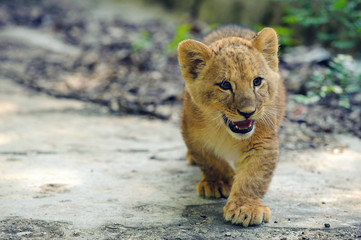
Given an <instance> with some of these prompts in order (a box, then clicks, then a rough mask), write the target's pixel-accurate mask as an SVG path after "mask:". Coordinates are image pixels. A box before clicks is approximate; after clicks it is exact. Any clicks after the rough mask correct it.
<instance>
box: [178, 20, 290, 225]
mask: <svg viewBox="0 0 361 240" xmlns="http://www.w3.org/2000/svg"><path fill="white" fill-rule="evenodd" d="M203 42H204V43H201V42H198V41H195V40H184V41H182V42H181V43H180V44H179V46H178V60H179V64H180V67H181V70H182V75H183V78H184V80H185V83H186V84H185V94H184V103H183V114H182V120H181V127H182V134H183V138H184V141H185V143H186V145H187V148H188V152H187V158H188V160H189V162H190V163H193V164H197V165H198V166H199V167H200V168H201V170H202V172H203V177H202V180H201V181H200V182H199V183H198V186H197V190H198V194H199V195H200V196H203V197H207V198H220V197H228V201H227V203H226V205H225V207H224V217H225V219H226V220H227V221H231V222H232V223H234V224H240V225H243V226H244V227H247V226H249V225H258V224H261V223H262V222H268V221H269V219H270V216H271V211H270V209H269V208H268V207H267V206H265V205H263V202H262V198H263V196H264V195H265V193H266V191H267V188H268V186H269V184H270V181H271V178H272V175H273V171H274V169H275V167H276V164H277V161H278V155H279V147H278V136H277V135H278V128H279V126H280V124H281V122H282V119H283V115H284V111H285V88H284V85H283V80H282V79H281V77H280V74H279V71H278V55H277V53H278V38H277V34H276V32H275V31H274V30H273V29H272V28H264V29H263V30H262V31H260V32H258V33H255V32H253V31H251V30H249V29H245V28H242V27H239V26H233V25H231V26H224V27H221V28H219V29H217V30H215V31H214V32H212V33H210V34H209V35H208V36H206V37H205V38H204V41H203Z"/></svg>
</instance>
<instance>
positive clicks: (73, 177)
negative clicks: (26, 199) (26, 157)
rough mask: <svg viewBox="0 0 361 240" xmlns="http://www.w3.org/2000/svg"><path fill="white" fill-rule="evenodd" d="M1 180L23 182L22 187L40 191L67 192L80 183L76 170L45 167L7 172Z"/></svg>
mask: <svg viewBox="0 0 361 240" xmlns="http://www.w3.org/2000/svg"><path fill="white" fill-rule="evenodd" d="M1 180H2V181H9V182H17V183H19V184H21V183H23V185H24V187H26V188H28V189H29V188H33V189H34V191H36V192H41V193H55V192H57V193H62V192H67V191H69V190H70V189H71V188H72V187H74V186H77V185H80V184H81V183H82V181H81V179H80V178H79V173H78V172H77V171H73V170H61V169H46V168H44V169H42V168H38V169H33V170H22V171H13V172H9V173H8V174H6V175H3V176H2V177H1Z"/></svg>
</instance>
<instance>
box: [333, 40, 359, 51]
mask: <svg viewBox="0 0 361 240" xmlns="http://www.w3.org/2000/svg"><path fill="white" fill-rule="evenodd" d="M331 45H332V46H333V47H335V48H338V49H348V48H352V47H354V46H355V45H356V42H354V41H346V40H345V41H334V42H332V43H331Z"/></svg>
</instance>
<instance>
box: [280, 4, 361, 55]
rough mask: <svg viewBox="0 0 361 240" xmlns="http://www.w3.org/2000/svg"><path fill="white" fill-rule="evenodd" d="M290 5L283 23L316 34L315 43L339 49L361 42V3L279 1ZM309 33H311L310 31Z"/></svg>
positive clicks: (354, 45)
mask: <svg viewBox="0 0 361 240" xmlns="http://www.w3.org/2000/svg"><path fill="white" fill-rule="evenodd" d="M276 1H281V2H287V3H289V4H290V7H289V8H287V10H286V16H285V17H283V19H282V20H283V23H285V24H289V25H297V26H301V27H302V28H304V29H306V32H305V33H306V34H307V32H310V30H312V31H313V32H314V33H316V34H315V35H316V36H312V37H316V39H315V40H319V41H320V42H322V43H324V44H325V45H326V46H330V47H333V48H335V49H338V50H345V49H351V48H354V47H356V46H357V45H358V44H360V43H361V0H276ZM308 30H309V31H308Z"/></svg>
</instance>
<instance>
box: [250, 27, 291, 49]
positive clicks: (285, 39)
mask: <svg viewBox="0 0 361 240" xmlns="http://www.w3.org/2000/svg"><path fill="white" fill-rule="evenodd" d="M271 27H272V28H273V29H274V30H275V31H276V32H277V35H278V38H279V39H278V41H279V44H280V45H281V46H294V45H296V43H297V42H296V41H295V40H294V39H293V37H292V36H293V35H294V31H293V29H291V28H289V27H284V26H271ZM263 28H264V26H263V25H257V26H256V27H255V29H256V30H257V31H261V30H262V29H263Z"/></svg>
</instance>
